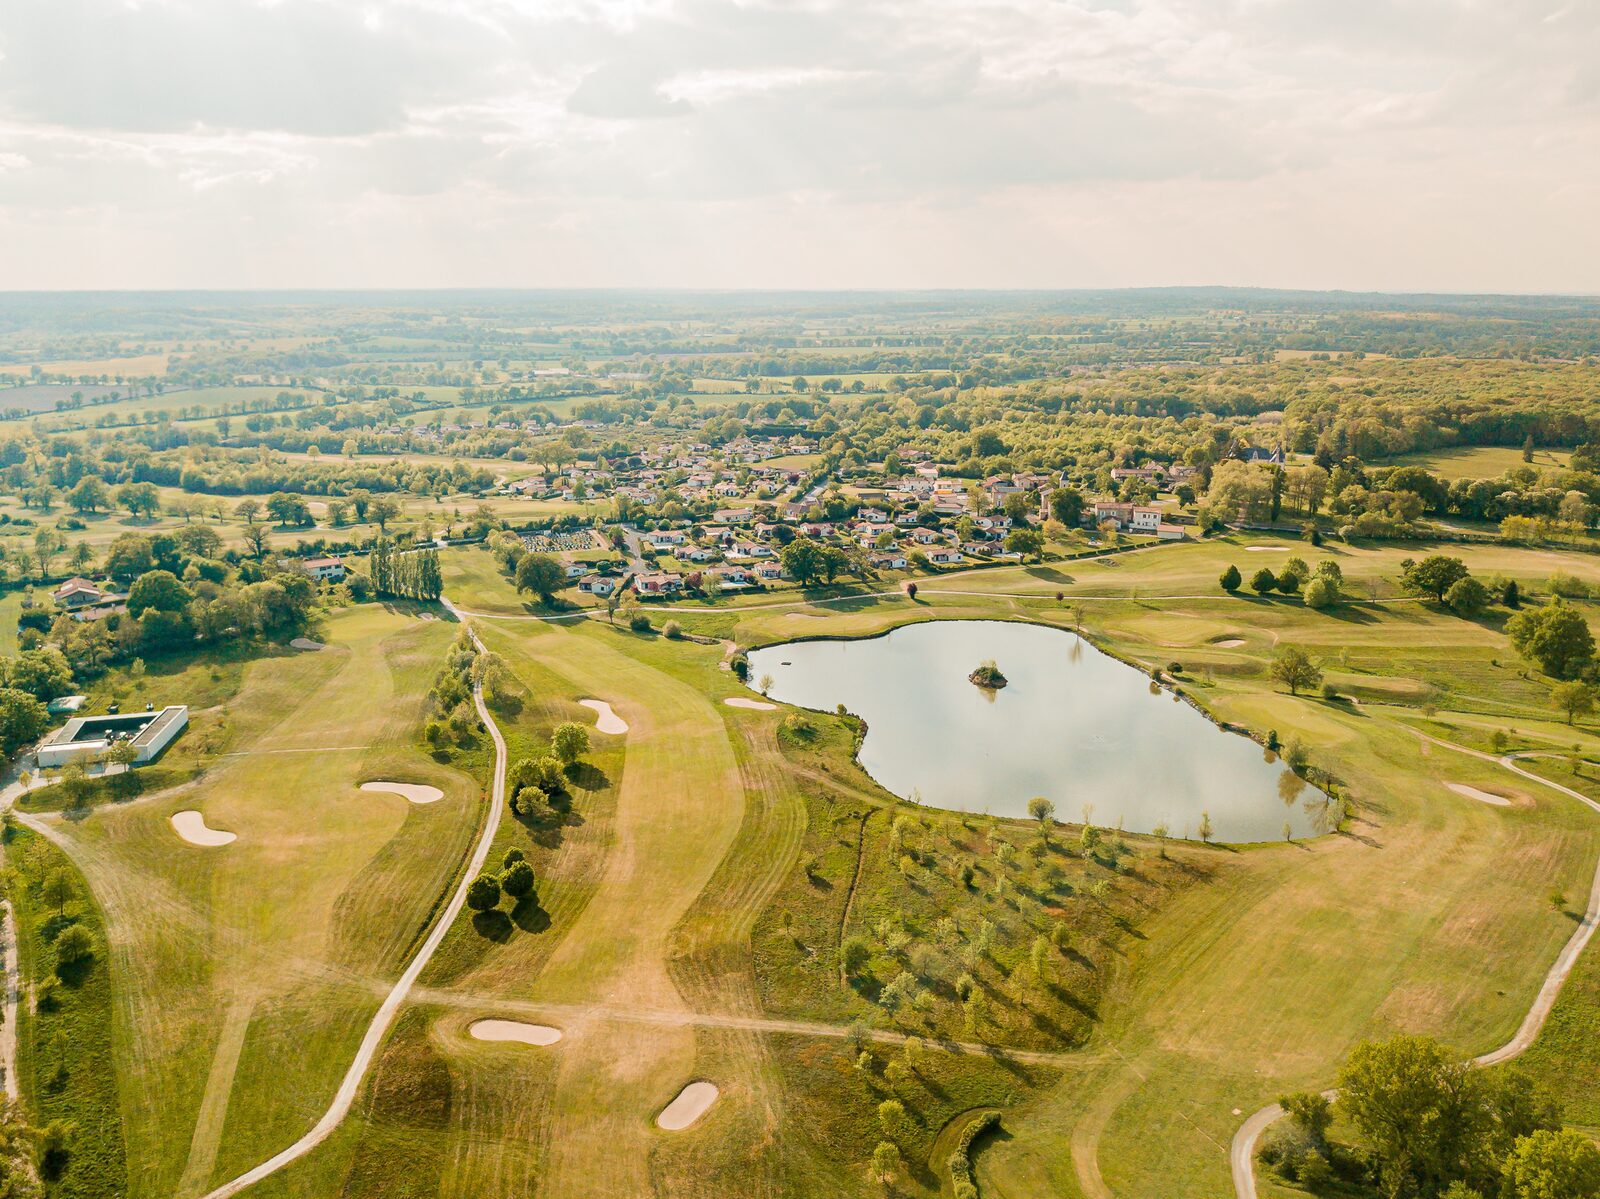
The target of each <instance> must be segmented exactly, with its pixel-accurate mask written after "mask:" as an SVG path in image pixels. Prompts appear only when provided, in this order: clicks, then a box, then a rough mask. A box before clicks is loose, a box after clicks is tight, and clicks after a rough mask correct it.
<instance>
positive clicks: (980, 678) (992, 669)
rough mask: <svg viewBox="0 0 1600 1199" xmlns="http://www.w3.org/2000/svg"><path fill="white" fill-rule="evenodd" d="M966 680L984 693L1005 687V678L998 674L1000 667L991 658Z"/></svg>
mask: <svg viewBox="0 0 1600 1199" xmlns="http://www.w3.org/2000/svg"><path fill="white" fill-rule="evenodd" d="M967 678H968V679H969V680H970V681H971V682H974V683H976V684H977V685H978V686H980V687H982V688H983V689H984V690H985V691H995V690H998V689H999V688H1001V687H1004V686H1005V685H1006V676H1005V675H1003V674H1001V673H1000V667H999V666H997V665H996V664H995V660H994V659H993V658H989V659H987V660H986V661H984V662H983V663H982V664H981V665H979V667H978V669H977V670H974V671H973V672H972V673H971V674H969V675H968V676H967Z"/></svg>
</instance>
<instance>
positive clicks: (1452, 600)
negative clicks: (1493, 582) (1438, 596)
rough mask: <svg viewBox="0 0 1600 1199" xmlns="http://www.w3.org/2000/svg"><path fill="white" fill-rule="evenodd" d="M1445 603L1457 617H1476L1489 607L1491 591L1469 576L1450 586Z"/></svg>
mask: <svg viewBox="0 0 1600 1199" xmlns="http://www.w3.org/2000/svg"><path fill="white" fill-rule="evenodd" d="M1444 602H1445V606H1446V607H1448V608H1449V609H1450V611H1452V612H1454V613H1455V614H1456V615H1457V616H1476V615H1478V614H1479V613H1480V612H1482V611H1483V610H1484V609H1485V608H1487V607H1488V606H1489V589H1488V588H1487V587H1485V586H1484V585H1483V584H1482V583H1480V582H1478V580H1477V579H1475V578H1473V577H1472V576H1471V575H1468V576H1466V577H1465V578H1463V579H1457V580H1456V581H1455V582H1454V583H1452V584H1450V589H1449V590H1448V591H1446V592H1445V593H1444Z"/></svg>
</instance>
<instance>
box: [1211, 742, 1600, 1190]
mask: <svg viewBox="0 0 1600 1199" xmlns="http://www.w3.org/2000/svg"><path fill="white" fill-rule="evenodd" d="M1417 736H1418V737H1421V738H1422V739H1423V740H1424V741H1426V742H1429V743H1430V744H1433V745H1437V746H1439V747H1440V748H1442V749H1452V750H1455V751H1456V752H1457V753H1462V754H1466V755H1467V756H1468V757H1473V758H1481V759H1482V760H1483V761H1485V762H1493V763H1495V764H1496V765H1498V766H1503V767H1504V768H1505V769H1507V770H1509V771H1511V773H1512V774H1516V775H1520V776H1522V777H1523V778H1525V779H1528V780H1530V781H1531V782H1535V783H1539V784H1541V785H1543V786H1546V787H1549V788H1551V789H1552V790H1555V791H1559V792H1561V794H1563V795H1568V796H1571V797H1572V798H1573V799H1575V800H1577V801H1578V802H1579V803H1581V804H1584V805H1586V806H1588V807H1590V808H1593V809H1594V810H1595V811H1596V812H1600V802H1596V801H1595V800H1593V799H1590V798H1589V797H1588V796H1587V795H1584V794H1583V793H1582V792H1581V791H1574V790H1573V789H1572V788H1571V787H1565V786H1562V785H1561V784H1560V783H1556V782H1552V781H1550V780H1549V779H1547V778H1542V777H1540V776H1539V775H1537V774H1534V773H1533V772H1532V771H1531V770H1524V769H1523V768H1522V767H1521V766H1518V765H1517V764H1516V760H1515V758H1516V755H1513V754H1506V755H1504V756H1503V757H1495V756H1494V755H1493V754H1486V753H1484V752H1483V751H1482V750H1477V749H1469V748H1468V747H1467V746H1465V745H1457V744H1456V743H1455V742H1453V741H1443V740H1440V739H1439V738H1438V737H1430V736H1428V734H1426V733H1422V732H1419V733H1417ZM1596 926H1600V863H1597V864H1596V866H1595V873H1594V885H1593V886H1592V887H1591V888H1590V889H1589V907H1588V910H1587V911H1585V912H1584V914H1583V919H1582V920H1580V921H1579V922H1578V927H1577V928H1576V929H1574V930H1573V932H1572V936H1571V937H1569V938H1568V939H1567V943H1566V945H1564V946H1563V947H1562V949H1561V952H1560V953H1559V954H1557V955H1556V960H1555V962H1554V964H1552V965H1551V967H1550V970H1549V972H1548V973H1547V974H1546V975H1545V976H1544V985H1543V986H1541V987H1540V988H1539V993H1538V994H1537V995H1536V996H1534V999H1533V1006H1531V1007H1530V1008H1529V1009H1528V1014H1527V1015H1526V1016H1524V1017H1523V1018H1522V1024H1521V1026H1520V1027H1519V1028H1518V1029H1517V1031H1516V1033H1515V1035H1513V1036H1512V1038H1511V1039H1510V1040H1509V1041H1507V1042H1506V1043H1505V1044H1504V1045H1502V1046H1500V1047H1499V1048H1498V1049H1491V1050H1490V1051H1489V1052H1487V1053H1480V1054H1479V1055H1478V1056H1477V1057H1475V1058H1473V1059H1472V1064H1473V1065H1474V1066H1497V1065H1499V1064H1500V1063H1501V1062H1507V1061H1510V1060H1511V1059H1512V1058H1514V1057H1516V1056H1517V1055H1518V1054H1520V1053H1523V1052H1524V1051H1525V1050H1527V1049H1528V1047H1529V1046H1531V1045H1532V1044H1533V1042H1534V1041H1535V1039H1537V1038H1538V1036H1539V1030H1540V1029H1541V1028H1543V1027H1544V1022H1545V1020H1546V1019H1548V1018H1549V1015H1550V1009H1551V1008H1553V1007H1555V1003H1556V998H1557V997H1558V996H1559V995H1560V994H1561V988H1562V987H1563V986H1564V985H1565V984H1566V981H1567V979H1568V977H1569V976H1570V975H1571V974H1572V968H1573V967H1574V966H1576V965H1577V964H1578V957H1579V955H1581V954H1582V953H1583V950H1584V946H1586V945H1588V944H1589V940H1590V938H1591V937H1593V936H1594V931H1595V928H1596ZM1323 1094H1324V1095H1326V1096H1327V1097H1328V1098H1329V1099H1333V1098H1335V1097H1336V1096H1337V1094H1338V1092H1337V1091H1324V1092H1323ZM1282 1115H1283V1108H1282V1107H1280V1106H1279V1105H1278V1104H1276V1103H1272V1104H1268V1105H1267V1106H1266V1107H1264V1108H1262V1109H1261V1110H1260V1111H1258V1112H1255V1113H1253V1114H1252V1115H1251V1116H1250V1117H1249V1119H1247V1120H1246V1121H1245V1122H1244V1123H1243V1124H1241V1125H1240V1126H1239V1131H1238V1132H1236V1133H1234V1134H1233V1141H1232V1143H1231V1144H1230V1145H1229V1147H1228V1165H1229V1167H1230V1168H1231V1170H1232V1171H1233V1193H1234V1196H1235V1199H1256V1171H1255V1157H1256V1144H1257V1142H1259V1141H1260V1140H1261V1134H1262V1133H1264V1132H1266V1131H1267V1129H1268V1128H1270V1127H1272V1125H1273V1124H1274V1123H1275V1122H1276V1121H1277V1120H1278V1118H1279V1117H1280V1116H1282Z"/></svg>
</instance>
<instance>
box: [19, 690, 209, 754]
mask: <svg viewBox="0 0 1600 1199" xmlns="http://www.w3.org/2000/svg"><path fill="white" fill-rule="evenodd" d="M188 723H189V709H188V708H187V707H186V706H185V705H183V704H174V705H172V706H170V707H166V708H162V709H161V711H159V712H132V713H128V714H127V715H123V716H74V717H73V718H72V719H71V720H69V721H67V723H66V724H64V725H62V726H61V727H60V728H59V729H57V730H56V731H55V732H53V733H51V734H50V735H49V736H47V737H46V738H45V739H44V740H43V741H41V742H39V748H38V751H37V756H38V762H39V765H40V766H47V767H48V766H64V765H66V764H67V763H68V762H72V761H77V760H79V759H83V758H93V757H95V756H97V755H99V754H102V753H104V752H105V751H106V750H108V749H110V748H111V747H112V746H113V745H115V744H117V743H118V742H121V741H126V742H128V743H129V744H131V745H132V746H133V760H134V762H135V763H136V764H137V763H142V762H148V761H150V760H151V759H152V758H154V757H155V756H156V755H157V754H159V753H160V752H161V751H162V750H163V749H165V748H166V747H167V745H168V743H169V742H171V740H172V739H173V738H174V737H176V736H177V735H178V734H179V733H181V732H182V731H183V729H184V726H186V725H187V724H188Z"/></svg>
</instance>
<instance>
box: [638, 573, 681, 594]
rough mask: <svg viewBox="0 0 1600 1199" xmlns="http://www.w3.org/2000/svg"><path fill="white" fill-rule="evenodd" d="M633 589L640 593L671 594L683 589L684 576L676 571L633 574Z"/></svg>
mask: <svg viewBox="0 0 1600 1199" xmlns="http://www.w3.org/2000/svg"><path fill="white" fill-rule="evenodd" d="M633 589H634V590H635V591H637V592H638V593H639V594H640V595H670V594H672V593H674V592H678V591H682V590H683V576H682V575H680V574H678V573H676V572H675V571H670V570H667V571H653V572H651V573H649V574H637V575H634V576H633Z"/></svg>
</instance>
